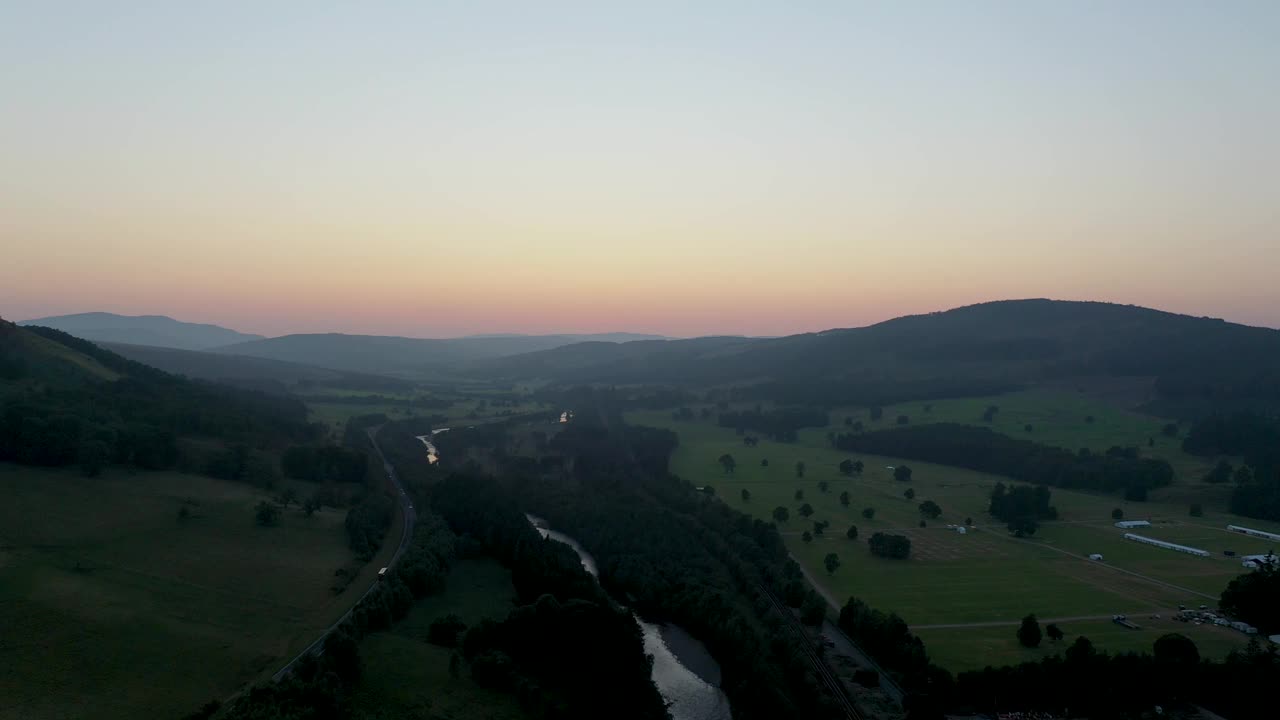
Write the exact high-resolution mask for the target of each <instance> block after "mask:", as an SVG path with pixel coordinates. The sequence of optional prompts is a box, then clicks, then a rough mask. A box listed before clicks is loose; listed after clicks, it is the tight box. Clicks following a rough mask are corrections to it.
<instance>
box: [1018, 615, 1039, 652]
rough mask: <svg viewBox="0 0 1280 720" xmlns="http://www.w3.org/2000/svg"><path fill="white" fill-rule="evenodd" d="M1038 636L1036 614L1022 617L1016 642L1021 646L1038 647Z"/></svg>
mask: <svg viewBox="0 0 1280 720" xmlns="http://www.w3.org/2000/svg"><path fill="white" fill-rule="evenodd" d="M1040 637H1041V636H1040V623H1039V621H1037V620H1036V616H1035V615H1034V614H1032V615H1028V616H1026V617H1024V618H1022V624H1021V625H1019V626H1018V642H1019V643H1022V647H1028V648H1034V647H1040Z"/></svg>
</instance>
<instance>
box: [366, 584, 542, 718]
mask: <svg viewBox="0 0 1280 720" xmlns="http://www.w3.org/2000/svg"><path fill="white" fill-rule="evenodd" d="M514 596H515V589H514V588H512V586H511V574H510V572H508V571H507V570H506V568H503V567H502V566H501V565H499V564H498V563H497V562H496V561H494V560H490V559H471V560H463V561H460V562H458V563H457V564H456V565H455V566H454V568H453V569H452V570H451V571H450V573H449V577H448V580H447V586H446V589H445V591H444V592H443V593H440V594H438V595H434V596H432V597H429V598H426V599H424V600H420V601H418V603H417V604H415V605H414V607H413V609H412V610H411V611H410V612H409V615H408V616H406V617H405V618H404V619H403V620H401V621H400V622H399V623H397V624H396V625H395V626H394V627H393V628H392V629H391V630H389V631H386V632H379V633H374V634H373V635H370V636H369V637H367V638H365V639H364V641H363V642H362V643H361V644H360V657H361V659H362V661H363V665H364V667H363V671H362V674H361V679H360V683H359V685H358V686H357V687H356V690H355V693H354V696H353V704H354V707H355V709H356V711H357V713H361V712H363V713H367V716H368V717H376V718H380V719H382V720H398V719H399V718H406V719H407V718H421V717H433V718H435V717H439V718H451V719H452V720H472V719H473V718H474V719H475V720H482V719H484V720H488V719H489V718H493V719H494V720H508V719H509V720H519V719H521V718H524V717H525V715H524V713H523V712H522V711H521V709H520V707H519V705H518V704H517V703H516V701H515V699H514V698H513V697H512V696H510V695H507V694H504V693H499V692H494V691H491V690H487V689H485V688H482V687H480V686H479V685H477V684H476V683H475V682H474V681H473V680H471V677H470V671H469V670H467V669H466V667H465V663H464V664H463V667H462V669H461V671H460V673H459V675H458V677H456V678H455V677H453V676H452V675H451V674H450V672H449V658H450V656H451V655H452V653H453V651H451V650H449V649H448V648H443V647H439V646H437V645H432V644H430V643H428V642H427V629H428V627H430V625H431V622H432V621H433V620H435V619H437V618H440V617H443V616H445V615H448V614H450V613H453V614H455V615H457V616H458V617H460V618H462V620H463V622H465V623H467V625H468V626H470V625H473V624H475V623H477V622H479V621H480V620H483V619H485V618H489V619H493V620H498V619H501V618H503V617H506V615H507V613H508V612H510V610H511V609H512V607H513V605H512V598H513V597H514Z"/></svg>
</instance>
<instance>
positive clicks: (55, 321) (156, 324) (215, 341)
mask: <svg viewBox="0 0 1280 720" xmlns="http://www.w3.org/2000/svg"><path fill="white" fill-rule="evenodd" d="M18 324H19V325H24V326H28V325H39V326H43V327H51V328H53V329H55V330H61V331H63V332H65V333H68V334H71V335H74V336H76V337H79V338H83V339H85V340H92V341H94V342H109V343H122V344H127V345H149V346H152V347H164V348H176V349H179V350H208V349H210V348H215V347H219V346H222V345H231V344H233V343H241V342H248V341H251V340H261V339H262V337H263V336H262V335H253V334H249V333H242V332H238V331H236V330H230V329H228V328H224V327H221V326H219V325H210V324H207V323H190V322H183V321H181V320H175V319H173V318H171V317H167V316H164V315H117V314H115V313H107V312H88V313H77V314H75V315H58V316H53V317H44V318H36V319H34V320H24V321H22V322H20V323H18Z"/></svg>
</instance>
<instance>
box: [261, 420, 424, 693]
mask: <svg viewBox="0 0 1280 720" xmlns="http://www.w3.org/2000/svg"><path fill="white" fill-rule="evenodd" d="M381 428H382V426H381V425H379V426H377V427H372V428H368V429H367V430H366V432H367V433H368V434H369V442H370V443H371V444H372V445H373V449H374V451H375V452H377V453H378V459H379V460H381V461H382V469H383V470H385V471H386V473H387V489H388V490H389V491H390V492H391V494H392V495H393V496H395V498H396V500H397V502H399V504H400V512H401V514H402V515H403V516H404V529H403V531H402V532H401V533H400V545H399V546H398V547H397V548H396V552H395V554H394V555H392V556H391V559H390V560H389V561H387V567H388V568H393V567H395V565H396V563H397V562H399V561H400V556H401V555H403V554H404V551H405V548H407V547H409V542H410V541H411V540H412V539H413V521H414V519H415V518H417V512H416V511H415V510H414V509H413V500H411V499H410V498H409V493H408V492H406V491H405V489H404V486H402V485H401V484H400V478H399V477H398V476H397V475H396V469H395V468H393V467H391V463H389V462H387V458H386V456H384V455H383V454H382V448H380V447H378V430H379V429H381ZM377 587H378V579H377V578H376V577H375V578H374V581H373V583H372V584H371V585H369V587H368V588H367V589H365V591H364V594H362V595H361V596H360V598H359V599H358V600H356V601H355V602H354V603H352V605H351V607H350V608H348V609H347V611H346V612H345V613H343V614H342V617H340V618H338V620H337V621H336V622H334V623H333V624H332V625H330V626H329V627H328V628H326V629H325V631H324V632H323V633H321V634H320V637H318V638H316V640H315V642H313V643H311V644H310V645H308V646H307V647H306V649H304V650H303V651H302V652H300V653H298V655H297V657H295V658H293V659H292V660H290V661H289V662H288V664H286V665H285V666H284V667H282V668H280V669H279V670H277V671H276V673H275V674H274V675H272V676H271V679H272V680H273V681H275V682H279V681H280V680H282V679H284V678H286V677H288V676H289V675H291V674H293V670H294V668H295V667H297V665H298V663H299V662H300V661H301V660H302V659H303V658H305V657H308V656H311V655H322V654H324V641H325V640H328V639H329V636H330V635H332V634H333V632H334V631H335V630H337V629H338V627H339V626H340V625H342V623H344V622H346V621H347V619H348V618H350V617H351V613H352V612H354V611H355V609H356V607H357V606H358V605H359V604H360V603H361V602H362V601H363V600H364V599H365V598H367V597H369V594H370V593H372V592H373V591H374V590H375V589H376V588H377Z"/></svg>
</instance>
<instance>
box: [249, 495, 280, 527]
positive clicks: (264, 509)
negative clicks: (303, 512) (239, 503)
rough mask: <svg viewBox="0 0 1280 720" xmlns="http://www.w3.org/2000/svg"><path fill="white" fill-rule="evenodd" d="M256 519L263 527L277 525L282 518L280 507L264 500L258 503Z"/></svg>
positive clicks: (255, 513)
mask: <svg viewBox="0 0 1280 720" xmlns="http://www.w3.org/2000/svg"><path fill="white" fill-rule="evenodd" d="M254 519H255V520H257V522H258V524H259V525H261V526H263V527H267V526H270V525H275V524H276V523H277V522H278V521H279V520H280V509H279V508H277V507H276V506H275V505H273V504H271V503H269V502H267V501H266V500H263V501H262V502H259V503H258V508H257V510H256V511H255V512H254Z"/></svg>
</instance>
